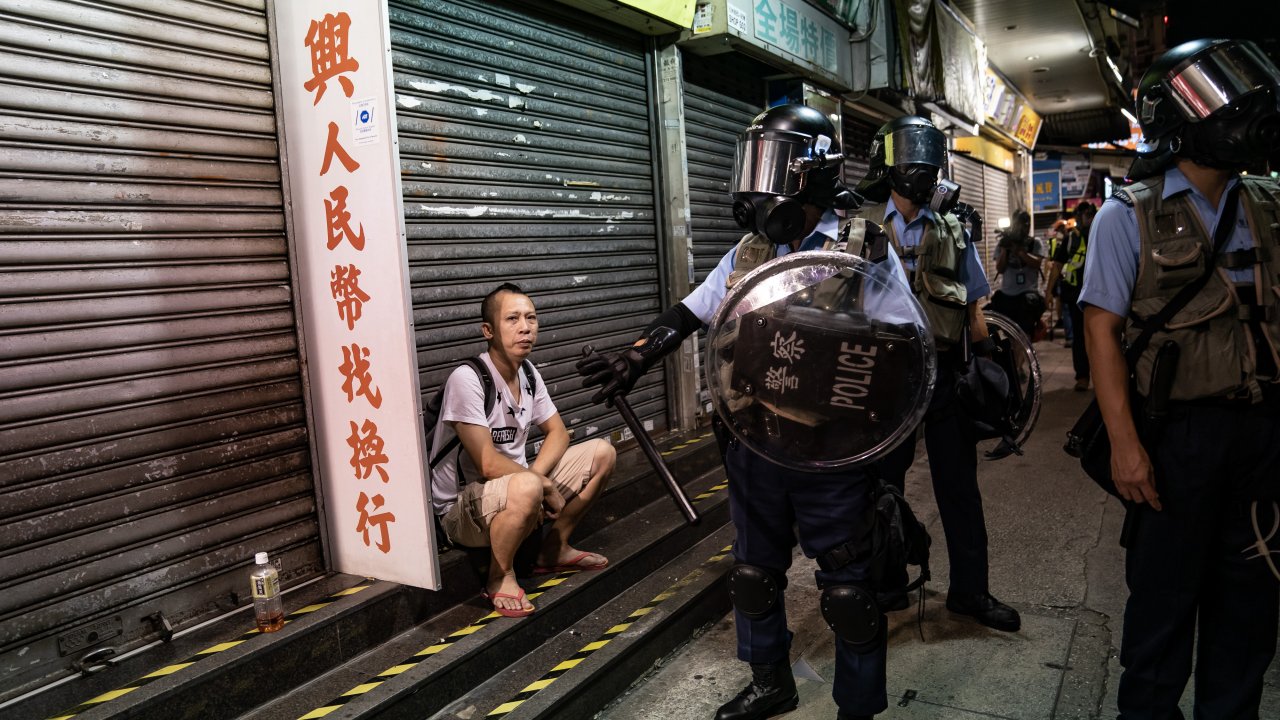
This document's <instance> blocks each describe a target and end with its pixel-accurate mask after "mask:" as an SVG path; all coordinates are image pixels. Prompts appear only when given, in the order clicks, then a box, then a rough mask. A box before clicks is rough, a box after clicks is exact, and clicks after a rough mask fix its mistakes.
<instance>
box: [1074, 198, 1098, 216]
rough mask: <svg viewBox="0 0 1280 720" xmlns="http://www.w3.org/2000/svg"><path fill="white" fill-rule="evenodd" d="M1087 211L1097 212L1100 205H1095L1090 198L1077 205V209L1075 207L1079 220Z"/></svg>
mask: <svg viewBox="0 0 1280 720" xmlns="http://www.w3.org/2000/svg"><path fill="white" fill-rule="evenodd" d="M1086 212H1088V213H1090V214H1093V213H1096V212H1098V206H1097V205H1094V204H1093V203H1091V202H1089V201H1088V200H1085V201H1084V202H1082V203H1080V204H1079V205H1076V209H1075V216H1076V219H1077V220H1079V219H1080V218H1082V217H1084V214H1085V213H1086Z"/></svg>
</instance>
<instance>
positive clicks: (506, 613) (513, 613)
mask: <svg viewBox="0 0 1280 720" xmlns="http://www.w3.org/2000/svg"><path fill="white" fill-rule="evenodd" d="M480 595H481V596H482V597H483V598H484V599H485V600H488V601H489V602H491V603H493V611H494V612H496V613H498V614H499V615H501V616H503V617H509V618H522V617H529V616H530V615H532V614H533V611H534V610H537V608H528V609H525V608H518V609H512V608H503V607H498V603H496V602H493V601H494V600H497V599H498V598H508V599H510V600H519V601H520V603H521V604H522V605H523V604H524V588H520V592H519V593H517V594H515V595H512V594H510V593H500V592H499V593H493V594H492V595H490V594H489V593H488V592H487V591H485V590H481V591H480Z"/></svg>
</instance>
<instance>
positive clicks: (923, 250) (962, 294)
mask: <svg viewBox="0 0 1280 720" xmlns="http://www.w3.org/2000/svg"><path fill="white" fill-rule="evenodd" d="M934 217H938V216H936V215H935V216H934ZM884 231H885V234H887V235H888V236H889V242H890V243H891V244H892V245H893V249H894V251H895V252H897V253H898V257H900V258H902V260H903V266H904V267H906V262H907V261H908V260H910V259H914V260H915V262H916V269H915V272H914V274H912V277H911V289H912V290H913V291H914V292H915V294H916V299H917V300H919V301H920V306H921V307H922V308H924V316H925V318H927V319H928V321H929V327H930V328H932V329H933V338H934V340H935V341H936V342H937V344H938V349H939V350H942V349H944V348H946V347H949V346H951V345H955V344H957V343H959V342H960V339H961V338H962V337H963V335H964V328H965V319H966V315H967V313H968V307H967V305H968V291H967V290H966V289H965V286H964V282H963V281H961V280H960V268H961V265H962V264H963V263H964V247H965V239H964V228H963V227H962V226H961V225H960V221H959V220H957V219H956V217H955V216H954V215H949V214H948V215H942V216H941V222H930V221H929V219H928V218H926V219H925V230H924V237H923V238H921V240H920V244H919V245H918V246H916V247H910V248H904V247H902V245H901V244H900V243H899V242H898V238H897V235H896V234H895V231H894V229H893V223H891V222H890V223H885V225H884ZM907 272H908V273H910V272H911V271H910V270H908V271H907Z"/></svg>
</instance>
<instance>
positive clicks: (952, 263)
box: [858, 115, 1021, 632]
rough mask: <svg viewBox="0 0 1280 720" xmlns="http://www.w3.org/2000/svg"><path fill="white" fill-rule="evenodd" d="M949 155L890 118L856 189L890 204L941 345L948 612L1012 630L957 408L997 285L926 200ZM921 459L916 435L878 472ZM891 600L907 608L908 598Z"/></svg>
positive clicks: (935, 424)
mask: <svg viewBox="0 0 1280 720" xmlns="http://www.w3.org/2000/svg"><path fill="white" fill-rule="evenodd" d="M946 153H947V142H946V136H945V135H943V134H942V131H940V130H938V129H937V128H936V127H934V125H933V123H931V122H930V121H929V120H927V119H925V118H922V117H917V116H911V115H909V116H906V117H901V118H898V119H896V120H892V121H890V122H888V123H886V124H885V125H884V126H882V127H881V128H880V130H879V131H877V132H876V135H875V137H874V139H873V140H872V145H871V170H870V172H868V173H867V176H866V177H865V178H864V179H863V181H862V182H861V183H860V184H859V185H858V192H859V193H860V194H862V195H863V196H865V197H866V198H867V199H869V200H874V201H877V202H883V203H885V210H884V231H885V233H887V234H888V236H889V239H890V242H891V244H892V246H893V249H894V250H895V251H896V252H897V253H898V254H899V255H900V256H901V258H902V264H903V265H904V266H905V268H906V270H907V272H908V273H909V274H910V276H911V285H912V288H913V290H914V291H915V293H916V296H917V298H918V299H919V300H920V304H921V306H923V307H924V309H925V314H926V315H928V316H929V321H930V326H931V327H932V328H933V333H934V341H935V343H936V344H937V348H938V385H937V389H936V390H935V392H934V394H933V399H932V402H931V403H930V407H929V410H928V412H927V413H926V415H925V430H924V436H925V447H926V449H927V451H928V453H929V471H930V474H931V476H932V479H933V492H934V496H935V498H936V500H937V503H938V514H939V516H940V517H941V519H942V529H943V533H944V534H945V535H946V538H947V556H948V558H949V559H950V566H951V579H950V580H951V582H950V587H949V588H948V592H947V609H948V610H950V611H951V612H954V613H958V614H961V615H968V616H972V617H974V618H976V619H977V620H978V622H980V623H982V624H983V625H986V626H988V627H991V628H994V629H996V630H1004V631H1010V632H1012V631H1016V630H1018V629H1019V628H1020V627H1021V619H1020V618H1019V616H1018V612H1017V611H1016V610H1014V609H1013V608H1011V607H1009V606H1008V605H1005V604H1004V603H1002V602H1000V601H999V600H997V599H995V598H994V597H993V596H992V595H991V592H990V590H989V588H988V584H987V575H988V565H987V528H986V521H985V519H984V517H983V512H982V495H981V494H980V492H979V490H978V456H977V440H978V439H977V437H976V436H975V435H974V433H973V430H972V428H971V426H970V425H969V424H968V423H967V422H966V419H965V415H964V413H963V412H961V410H960V408H959V407H958V403H957V399H956V393H955V382H954V378H955V377H956V376H957V375H958V374H959V373H961V372H962V371H963V370H964V369H965V363H966V361H967V358H966V357H965V352H964V347H963V346H964V338H965V336H966V335H968V338H969V340H970V341H971V343H972V345H971V347H972V351H973V352H975V353H979V354H988V353H990V352H991V349H992V347H993V342H992V340H991V339H990V337H989V335H988V331H987V323H986V320H985V319H983V316H982V314H981V312H980V311H979V309H978V301H979V300H981V299H982V298H983V297H985V296H986V295H987V293H988V292H989V291H990V289H991V288H990V285H989V284H988V282H987V278H986V273H984V272H983V270H982V264H981V262H980V261H979V260H978V254H977V252H976V250H975V249H974V245H973V243H972V242H970V241H969V240H970V239H969V237H968V234H967V232H965V230H964V229H963V227H962V226H961V223H960V221H959V220H958V219H957V218H956V217H955V216H954V215H953V214H950V213H947V212H937V211H935V209H934V208H931V207H930V206H929V205H930V202H931V200H933V199H934V197H935V195H936V194H937V193H936V189H937V188H938V186H939V181H938V178H939V174H940V172H941V170H942V167H943V165H944V163H945V161H946ZM953 187H955V186H953ZM938 209H939V210H942V209H943V208H938ZM914 458H915V436H914V435H912V437H911V438H910V439H909V440H908V441H907V442H904V443H903V444H901V445H899V446H898V448H897V449H895V450H894V451H893V452H892V453H890V454H889V455H888V457H886V458H885V459H884V460H882V461H881V462H880V464H879V465H880V471H881V473H882V474H883V476H884V478H885V479H886V480H887V481H889V482H891V483H893V484H895V485H897V486H898V487H899V488H902V487H903V486H904V484H905V481H906V473H907V469H908V468H909V467H910V466H911V463H912V461H913V460H914ZM886 602H890V603H892V606H893V607H894V608H896V609H901V608H904V607H906V604H907V599H906V598H905V597H897V598H891V599H886Z"/></svg>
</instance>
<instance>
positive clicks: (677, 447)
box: [662, 433, 711, 457]
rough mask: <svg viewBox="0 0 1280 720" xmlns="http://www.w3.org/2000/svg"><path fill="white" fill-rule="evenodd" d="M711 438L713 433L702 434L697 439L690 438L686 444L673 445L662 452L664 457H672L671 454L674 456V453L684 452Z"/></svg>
mask: <svg viewBox="0 0 1280 720" xmlns="http://www.w3.org/2000/svg"><path fill="white" fill-rule="evenodd" d="M709 437H711V433H702V434H701V435H699V436H698V437H696V438H689V439H688V440H685V441H684V442H682V443H680V444H679V445H672V446H671V447H669V448H667V449H666V450H663V451H662V457H666V456H668V455H671V454H673V453H675V452H678V451H680V450H683V449H685V448H687V447H689V446H690V445H697V444H698V443H700V442H702V441H703V440H706V439H707V438H709Z"/></svg>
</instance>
